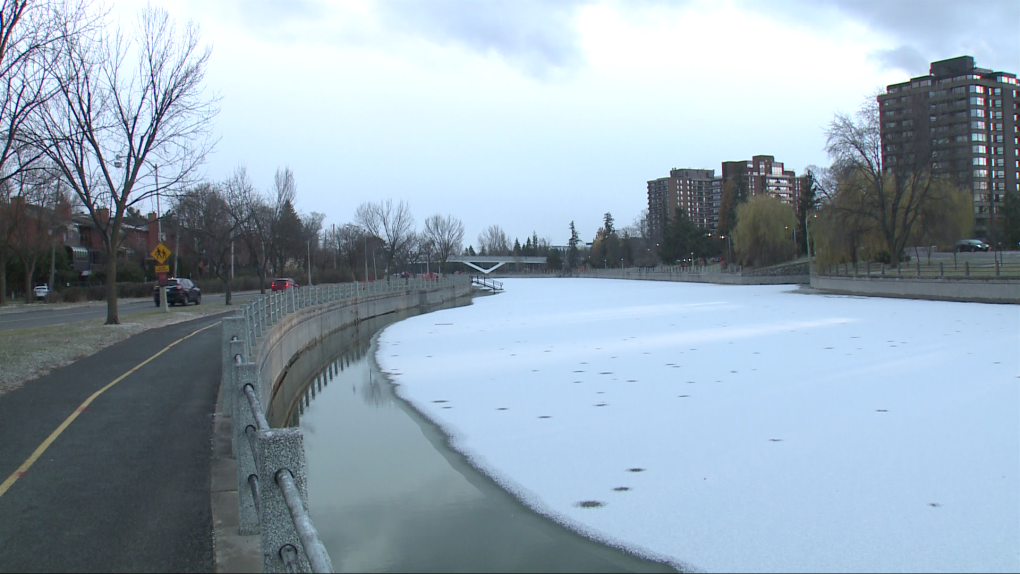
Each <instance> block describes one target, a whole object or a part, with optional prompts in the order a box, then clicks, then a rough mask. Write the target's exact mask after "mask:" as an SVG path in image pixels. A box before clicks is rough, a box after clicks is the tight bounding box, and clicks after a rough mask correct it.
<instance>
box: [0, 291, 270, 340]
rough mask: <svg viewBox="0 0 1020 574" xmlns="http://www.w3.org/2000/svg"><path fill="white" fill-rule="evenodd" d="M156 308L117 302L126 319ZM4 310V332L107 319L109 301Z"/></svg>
mask: <svg viewBox="0 0 1020 574" xmlns="http://www.w3.org/2000/svg"><path fill="white" fill-rule="evenodd" d="M256 295H258V292H257V291H247V292H244V293H234V294H233V301H234V304H238V303H243V302H245V301H248V300H249V299H252V298H254V297H255V296H256ZM225 300H226V296H225V295H223V294H222V293H213V294H209V295H203V296H202V304H203V305H219V306H221V307H222V306H223V303H224V301H225ZM183 308H184V307H171V308H170V310H171V312H173V311H174V310H176V309H183ZM153 309H154V307H153V304H152V299H121V300H119V301H118V302H117V313H118V314H119V315H120V318H121V319H122V320H123V319H124V317H126V316H128V315H131V314H133V313H139V312H142V311H152V310H153ZM2 310H3V311H4V312H3V313H0V331H9V330H14V329H24V328H27V327H42V326H45V325H59V324H62V323H71V322H74V321H82V320H85V319H106V302H103V301H91V302H89V303H81V304H70V305H66V306H65V305H58V306H51V305H44V304H33V305H29V306H27V307H26V306H24V305H22V306H20V308H15V309H12V308H10V307H5V308H3V309H2Z"/></svg>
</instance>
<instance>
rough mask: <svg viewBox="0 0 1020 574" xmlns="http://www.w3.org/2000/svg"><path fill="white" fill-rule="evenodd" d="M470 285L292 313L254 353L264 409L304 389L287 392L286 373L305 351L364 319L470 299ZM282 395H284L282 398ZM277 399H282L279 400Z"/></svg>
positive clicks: (386, 295)
mask: <svg viewBox="0 0 1020 574" xmlns="http://www.w3.org/2000/svg"><path fill="white" fill-rule="evenodd" d="M471 293H472V287H471V284H470V283H469V282H463V283H458V284H454V285H448V286H444V287H439V288H436V289H428V290H419V289H407V290H403V291H398V292H394V293H384V294H379V295H369V296H363V297H356V298H352V299H342V300H339V301H335V302H333V303H327V304H324V305H317V306H314V307H308V308H305V309H300V310H298V311H296V312H294V313H290V314H288V315H286V316H284V317H283V318H281V319H280V321H279V322H278V323H277V324H275V325H273V327H272V329H270V330H269V332H267V333H265V337H264V338H263V339H261V340H260V341H259V343H258V345H257V346H256V348H255V349H254V353H253V356H252V361H253V362H254V363H255V364H256V365H258V366H259V372H260V375H261V386H262V397H263V407H264V408H265V409H267V410H268V408H269V405H272V404H274V403H277V402H278V400H279V402H282V403H287V402H289V400H290V395H292V394H294V393H297V392H300V390H301V389H292V388H286V386H285V385H282V384H281V383H282V382H283V381H284V380H285V377H284V375H285V374H286V373H287V369H288V368H289V367H290V365H291V364H293V362H294V361H295V360H296V359H297V357H298V356H299V355H300V354H301V353H303V352H304V351H305V350H306V349H308V348H310V347H311V346H312V345H315V344H316V342H318V341H319V340H320V339H322V338H323V337H325V336H327V335H329V334H331V333H334V332H336V331H339V330H340V329H343V328H344V327H348V326H351V325H354V324H356V323H358V322H360V321H363V320H365V319H369V318H371V317H376V316H379V315H385V314H388V313H393V312H396V311H401V310H404V309H410V308H413V307H427V306H432V305H439V304H441V303H444V302H447V301H450V300H453V299H457V298H460V297H466V296H470V295H471ZM281 393H282V394H281ZM277 395H280V396H279V397H278V396H277Z"/></svg>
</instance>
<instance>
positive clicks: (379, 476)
mask: <svg viewBox="0 0 1020 574" xmlns="http://www.w3.org/2000/svg"><path fill="white" fill-rule="evenodd" d="M404 317H406V315H404V316H393V317H385V318H382V319H381V320H376V321H374V322H373V324H371V325H370V324H368V322H365V323H362V324H361V325H360V326H359V327H358V328H356V329H353V330H350V331H349V332H347V333H346V335H345V337H332V338H329V339H326V340H325V341H324V344H323V345H320V347H325V348H328V349H330V350H329V351H327V350H321V351H317V352H321V353H322V356H329V357H330V358H329V359H328V360H325V361H323V362H320V363H319V365H318V368H317V369H316V370H315V371H314V372H313V373H312V374H311V376H310V377H309V378H308V379H306V381H307V386H306V387H305V390H304V392H303V393H301V394H300V395H299V397H298V399H297V400H296V401H294V402H295V403H296V405H297V408H293V407H292V408H291V409H290V414H289V419H290V421H291V423H292V424H293V425H295V426H300V427H301V428H302V430H304V432H305V451H306V457H307V461H308V497H309V507H310V509H311V513H312V517H313V519H314V520H315V525H316V528H317V529H318V531H319V534H320V535H321V536H322V539H323V543H324V544H325V545H326V548H327V550H328V551H329V553H330V557H331V558H332V560H333V565H334V568H336V571H337V572H426V571H444V572H468V571H470V572H626V571H632V572H671V571H673V570H672V569H670V568H669V567H667V566H664V565H662V564H658V563H655V562H650V561H646V560H642V559H639V558H636V557H634V556H631V555H630V554H627V553H624V552H621V551H619V550H616V549H612V548H608V547H605V546H603V545H600V544H596V543H594V542H592V541H590V540H588V539H585V538H583V537H581V536H578V535H576V534H574V533H572V532H570V531H568V530H566V529H565V528H563V527H561V526H559V525H557V524H555V523H553V522H551V521H549V520H547V519H545V518H543V517H541V516H538V515H537V514H535V513H533V512H531V511H530V510H528V509H527V508H526V507H524V506H523V505H521V504H520V503H519V502H518V501H517V500H516V499H514V498H513V497H512V496H510V495H509V494H507V493H506V492H504V491H503V490H502V489H500V488H499V487H498V486H497V485H496V484H495V483H493V482H492V481H491V480H490V479H488V478H487V477H485V476H484V475H482V474H480V473H479V472H477V471H476V470H475V469H474V468H473V467H471V466H470V464H468V463H467V461H466V460H465V459H464V458H463V457H462V456H460V455H459V454H457V453H456V452H454V451H453V450H452V449H450V448H449V447H448V445H447V443H446V437H445V436H443V434H442V433H441V432H440V431H439V430H438V429H437V428H436V427H435V426H434V425H432V424H431V423H429V422H428V421H427V420H426V419H424V418H423V417H422V416H421V415H420V414H419V413H418V412H417V411H415V410H414V409H413V408H411V407H410V406H409V405H407V403H405V402H404V401H402V400H400V398H399V397H397V396H396V394H395V392H394V386H393V385H392V384H391V383H390V382H389V381H388V380H387V379H386V378H385V376H384V375H383V374H382V373H380V371H379V368H378V366H377V365H376V364H375V362H374V359H373V357H374V353H373V345H372V338H373V336H374V334H375V333H377V332H378V331H379V330H380V329H381V328H382V327H383V326H385V324H388V323H391V322H393V321H395V320H399V319H402V318H404ZM311 356H315V353H310V354H309V357H311ZM295 366H296V364H295ZM298 370H301V369H300V368H299V369H298ZM293 373H295V369H294V366H292V368H291V370H290V371H289V375H288V376H290V375H291V374H293ZM348 388H350V390H351V392H350V393H348V392H346V390H347V389H348Z"/></svg>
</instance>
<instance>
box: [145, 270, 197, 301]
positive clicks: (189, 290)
mask: <svg viewBox="0 0 1020 574" xmlns="http://www.w3.org/2000/svg"><path fill="white" fill-rule="evenodd" d="M152 300H153V301H154V302H155V303H156V306H157V307H159V285H156V287H155V288H154V289H153V290H152ZM188 303H194V304H195V305H201V304H202V290H201V289H199V288H198V285H195V282H194V281H192V280H191V279H183V278H178V277H171V278H169V279H167V280H166V304H167V305H187V304H188Z"/></svg>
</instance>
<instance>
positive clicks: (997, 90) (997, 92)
mask: <svg viewBox="0 0 1020 574" xmlns="http://www.w3.org/2000/svg"><path fill="white" fill-rule="evenodd" d="M991 94H992V95H993V96H1001V95H1002V88H992V89H991Z"/></svg>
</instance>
